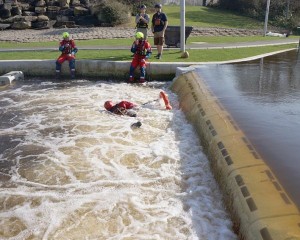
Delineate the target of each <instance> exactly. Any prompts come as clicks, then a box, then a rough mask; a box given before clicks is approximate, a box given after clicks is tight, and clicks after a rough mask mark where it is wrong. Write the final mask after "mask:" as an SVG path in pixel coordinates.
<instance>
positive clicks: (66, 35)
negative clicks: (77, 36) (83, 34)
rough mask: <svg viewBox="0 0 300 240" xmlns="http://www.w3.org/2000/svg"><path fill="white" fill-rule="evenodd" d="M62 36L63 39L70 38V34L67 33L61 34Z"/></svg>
mask: <svg viewBox="0 0 300 240" xmlns="http://www.w3.org/2000/svg"><path fill="white" fill-rule="evenodd" d="M62 36H63V38H68V37H70V34H69V33H68V32H64V33H63V34H62Z"/></svg>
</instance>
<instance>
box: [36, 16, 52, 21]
mask: <svg viewBox="0 0 300 240" xmlns="http://www.w3.org/2000/svg"><path fill="white" fill-rule="evenodd" d="M37 21H38V22H46V21H49V18H48V17H47V16H45V15H39V16H38V17H37Z"/></svg>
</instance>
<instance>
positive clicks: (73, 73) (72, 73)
mask: <svg viewBox="0 0 300 240" xmlns="http://www.w3.org/2000/svg"><path fill="white" fill-rule="evenodd" d="M71 78H72V79H75V71H71Z"/></svg>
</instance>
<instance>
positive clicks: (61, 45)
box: [58, 42, 65, 52]
mask: <svg viewBox="0 0 300 240" xmlns="http://www.w3.org/2000/svg"><path fill="white" fill-rule="evenodd" d="M64 49H65V46H64V45H63V42H60V43H59V47H58V50H59V51H61V52H62V51H63V50H64Z"/></svg>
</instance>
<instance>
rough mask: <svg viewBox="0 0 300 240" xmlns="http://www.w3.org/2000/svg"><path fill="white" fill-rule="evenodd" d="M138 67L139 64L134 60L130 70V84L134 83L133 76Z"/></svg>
mask: <svg viewBox="0 0 300 240" xmlns="http://www.w3.org/2000/svg"><path fill="white" fill-rule="evenodd" d="M137 66H138V62H137V60H136V59H135V58H134V59H133V60H132V62H131V65H130V69H129V82H133V81H134V78H133V74H134V70H135V69H136V67H137Z"/></svg>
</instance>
